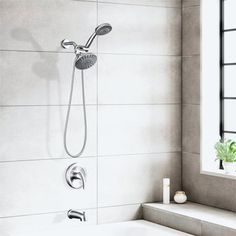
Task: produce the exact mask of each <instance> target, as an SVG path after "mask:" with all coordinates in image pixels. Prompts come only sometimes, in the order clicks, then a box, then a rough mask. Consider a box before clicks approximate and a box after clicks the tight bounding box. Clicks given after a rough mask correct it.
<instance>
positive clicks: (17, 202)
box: [0, 0, 181, 235]
mask: <svg viewBox="0 0 236 236" xmlns="http://www.w3.org/2000/svg"><path fill="white" fill-rule="evenodd" d="M0 17H1V20H0V29H1V33H0V81H1V86H0V106H1V107H0V145H1V146H0V179H1V181H0V232H1V235H4V233H6V235H8V234H10V233H11V232H12V231H14V230H15V231H17V230H23V228H27V229H29V228H34V229H37V228H39V227H45V226H48V225H51V224H57V223H61V224H72V223H73V224H78V221H71V220H69V219H67V217H66V212H67V210H69V209H71V208H72V209H79V210H86V213H87V218H88V222H89V223H97V222H98V223H105V222H111V221H120V220H128V219H135V218H138V217H140V214H141V213H140V210H139V207H140V203H142V202H153V201H158V200H161V198H162V194H161V187H162V184H161V183H162V178H163V177H170V178H171V185H172V194H173V192H174V191H175V190H178V189H180V186H181V173H180V169H181V153H180V152H181V140H180V137H181V89H180V86H181V1H180V0H139V1H133V0H113V1H112V0H110V1H109V0H107V1H106V0H104V1H102V2H96V1H78V0H77V1H74V0H51V1H48V0H41V1H34V0H21V1H17V0H11V1H9V0H1V1H0ZM104 22H109V23H111V24H112V26H113V31H112V32H111V33H110V34H108V35H106V36H100V37H99V38H98V40H97V41H96V42H94V44H93V46H92V49H91V50H92V51H93V52H95V53H97V54H98V63H97V65H96V66H94V67H93V68H91V69H89V70H86V71H85V76H86V78H85V87H86V88H85V89H86V103H87V115H88V143H87V147H86V149H85V153H84V154H83V157H82V158H79V159H72V158H70V157H68V156H67V155H66V153H65V152H64V149H63V139H62V137H63V129H64V122H65V114H66V108H67V107H66V104H67V101H68V95H69V86H70V79H71V72H72V64H73V60H74V54H73V52H72V50H64V49H61V47H60V41H61V40H62V39H64V38H68V39H70V40H74V41H76V42H78V43H85V42H86V40H87V38H88V37H89V36H90V34H91V33H92V32H93V30H94V28H95V26H96V25H97V24H100V23H104ZM76 77H77V78H76V84H75V89H74V98H73V107H72V113H71V120H70V126H69V129H70V131H69V148H70V149H71V150H72V152H76V151H78V150H79V149H80V147H81V144H82V137H83V132H81V130H83V126H82V125H83V120H82V106H81V86H80V73H79V71H77V73H76ZM75 162H78V163H79V164H80V165H81V166H82V167H84V168H85V169H86V171H87V182H86V188H85V190H84V191H83V190H74V189H71V188H70V187H69V186H68V185H67V184H66V181H65V178H64V174H65V170H66V168H67V167H68V166H69V165H70V164H72V163H75ZM7 233H8V234H7Z"/></svg>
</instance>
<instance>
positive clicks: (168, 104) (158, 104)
mask: <svg viewBox="0 0 236 236" xmlns="http://www.w3.org/2000/svg"><path fill="white" fill-rule="evenodd" d="M175 105H181V102H178V103H140V104H139V103H130V104H128V103H127V104H125V103H124V104H118V103H117V104H112V103H111V104H97V103H94V104H86V106H97V107H100V106H101V107H102V106H175ZM66 106H67V105H66V104H58V105H0V108H17V107H66ZM76 106H82V104H72V107H76Z"/></svg>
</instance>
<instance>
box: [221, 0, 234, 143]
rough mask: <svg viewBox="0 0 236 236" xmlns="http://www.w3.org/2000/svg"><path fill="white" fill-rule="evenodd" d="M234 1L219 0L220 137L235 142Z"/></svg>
mask: <svg viewBox="0 0 236 236" xmlns="http://www.w3.org/2000/svg"><path fill="white" fill-rule="evenodd" d="M235 9H236V1H235V0H220V22H221V24H220V91H221V93H220V136H221V137H222V139H224V138H227V139H228V138H230V139H233V140H236V122H235V121H236V112H234V111H235V110H236V79H235V77H236V47H235V44H236V43H235V42H236V18H235V17H234V15H235Z"/></svg>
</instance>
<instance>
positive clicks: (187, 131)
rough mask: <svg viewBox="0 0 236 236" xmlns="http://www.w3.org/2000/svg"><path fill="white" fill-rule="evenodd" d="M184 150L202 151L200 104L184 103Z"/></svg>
mask: <svg viewBox="0 0 236 236" xmlns="http://www.w3.org/2000/svg"><path fill="white" fill-rule="evenodd" d="M182 119H183V120H182V125H183V127H182V129H183V130H182V132H183V140H182V142H183V151H184V152H193V153H199V152H200V106H199V105H184V106H183V118H182Z"/></svg>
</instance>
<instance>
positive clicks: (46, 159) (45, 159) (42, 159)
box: [0, 156, 96, 164]
mask: <svg viewBox="0 0 236 236" xmlns="http://www.w3.org/2000/svg"><path fill="white" fill-rule="evenodd" d="M90 158H96V156H81V157H80V160H86V159H90ZM58 160H68V161H69V160H73V159H71V158H70V157H61V158H36V159H19V160H8V161H2V160H0V164H2V163H12V162H13V163H14V162H15V163H16V162H36V161H58Z"/></svg>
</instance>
